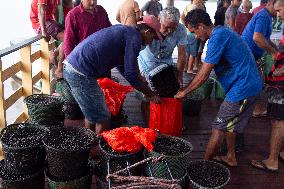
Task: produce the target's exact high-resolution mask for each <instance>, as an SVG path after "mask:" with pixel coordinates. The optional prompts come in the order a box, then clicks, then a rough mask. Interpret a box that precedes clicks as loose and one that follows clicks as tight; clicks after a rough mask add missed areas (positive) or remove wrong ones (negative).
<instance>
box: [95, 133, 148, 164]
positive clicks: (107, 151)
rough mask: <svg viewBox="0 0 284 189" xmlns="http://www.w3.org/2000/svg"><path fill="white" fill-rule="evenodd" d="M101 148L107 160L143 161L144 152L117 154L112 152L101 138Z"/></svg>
mask: <svg viewBox="0 0 284 189" xmlns="http://www.w3.org/2000/svg"><path fill="white" fill-rule="evenodd" d="M99 147H100V149H101V151H102V152H103V154H104V157H105V158H106V159H117V160H119V159H120V160H127V161H132V160H137V159H141V157H142V153H143V150H140V151H138V152H137V153H126V152H124V153H117V152H115V151H113V150H112V148H111V146H110V145H109V144H108V143H107V142H106V141H105V140H104V139H103V138H102V137H100V138H99Z"/></svg>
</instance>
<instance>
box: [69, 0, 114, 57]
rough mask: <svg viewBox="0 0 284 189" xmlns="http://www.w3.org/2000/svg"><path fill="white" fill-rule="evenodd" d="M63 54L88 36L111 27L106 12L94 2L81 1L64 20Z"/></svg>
mask: <svg viewBox="0 0 284 189" xmlns="http://www.w3.org/2000/svg"><path fill="white" fill-rule="evenodd" d="M65 26H66V27H65V36H64V54H65V56H66V57H67V56H68V55H69V54H70V53H71V51H72V50H73V49H74V48H75V47H76V46H77V45H78V44H79V43H80V42H81V41H83V40H84V39H85V38H87V37H88V36H89V35H91V34H93V33H95V32H97V31H99V30H101V29H103V28H106V27H109V26H111V23H110V21H109V18H108V14H107V12H106V10H105V9H104V8H103V7H102V6H100V5H97V3H96V1H95V0H82V1H81V4H80V5H79V6H77V7H75V8H74V9H73V10H71V11H70V12H69V14H68V15H67V17H66V20H65Z"/></svg>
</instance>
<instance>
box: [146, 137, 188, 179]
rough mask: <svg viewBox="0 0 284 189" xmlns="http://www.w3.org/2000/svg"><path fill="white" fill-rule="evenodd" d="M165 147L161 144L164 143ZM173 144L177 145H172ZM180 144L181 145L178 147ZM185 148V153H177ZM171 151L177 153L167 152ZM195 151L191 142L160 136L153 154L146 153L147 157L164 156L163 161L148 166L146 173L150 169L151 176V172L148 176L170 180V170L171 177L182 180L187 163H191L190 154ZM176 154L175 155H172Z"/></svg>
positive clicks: (150, 163) (147, 173)
mask: <svg viewBox="0 0 284 189" xmlns="http://www.w3.org/2000/svg"><path fill="white" fill-rule="evenodd" d="M163 141H165V142H164V143H165V144H163V146H161V145H160V144H161V143H163ZM171 144H175V145H176V146H174V145H171ZM177 144H180V145H177ZM159 146H161V149H158V147H159ZM181 148H183V151H180V152H177V150H180V149H181ZM167 149H169V150H170V151H175V152H171V153H167V152H165V150H167ZM192 150H193V146H192V144H191V143H190V142H188V141H186V140H184V139H182V138H178V137H174V136H169V135H159V136H158V138H157V139H156V142H155V143H154V149H153V150H152V151H151V152H149V153H148V152H146V151H145V156H146V157H153V156H154V157H160V156H164V159H163V161H161V162H155V163H154V162H149V163H148V164H147V166H148V168H147V169H146V171H147V170H148V169H149V168H150V169H151V174H150V173H149V172H146V175H147V176H153V177H158V178H165V179H170V177H169V176H170V175H169V173H168V172H169V170H170V171H171V175H172V176H173V177H174V178H181V177H183V176H184V174H185V171H184V169H185V168H186V167H187V163H188V162H189V156H190V153H191V152H192ZM172 153H174V154H172Z"/></svg>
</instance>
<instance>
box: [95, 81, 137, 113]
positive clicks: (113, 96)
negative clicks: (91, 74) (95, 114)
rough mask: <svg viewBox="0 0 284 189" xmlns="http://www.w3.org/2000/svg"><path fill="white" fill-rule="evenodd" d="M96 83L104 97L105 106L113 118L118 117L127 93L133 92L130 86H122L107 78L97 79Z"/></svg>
mask: <svg viewBox="0 0 284 189" xmlns="http://www.w3.org/2000/svg"><path fill="white" fill-rule="evenodd" d="M98 83H99V85H100V87H101V89H102V91H103V93H104V95H105V99H106V104H107V106H108V109H109V111H110V112H111V114H112V115H113V116H116V115H118V113H119V111H120V109H121V107H122V105H123V102H124V100H125V97H126V95H127V93H129V92H132V91H133V90H134V88H133V87H131V86H124V85H121V84H119V83H116V82H114V81H113V80H111V79H109V78H103V79H99V80H98Z"/></svg>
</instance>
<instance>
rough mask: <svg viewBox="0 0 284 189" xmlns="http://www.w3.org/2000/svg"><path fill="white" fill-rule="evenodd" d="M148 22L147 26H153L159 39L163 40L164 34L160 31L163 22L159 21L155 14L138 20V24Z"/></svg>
mask: <svg viewBox="0 0 284 189" xmlns="http://www.w3.org/2000/svg"><path fill="white" fill-rule="evenodd" d="M143 23H144V24H146V25H147V26H149V27H150V28H152V29H153V30H154V31H155V32H156V34H157V37H158V39H159V40H162V39H163V38H162V35H161V33H160V29H161V23H160V22H159V20H158V18H157V17H155V16H153V15H146V16H143V17H142V20H141V21H138V23H137V24H143Z"/></svg>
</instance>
